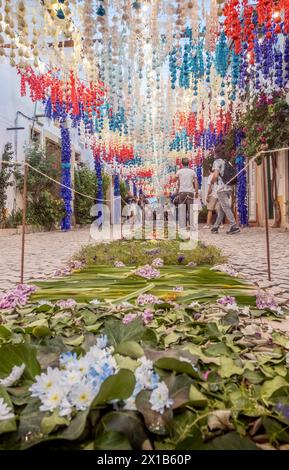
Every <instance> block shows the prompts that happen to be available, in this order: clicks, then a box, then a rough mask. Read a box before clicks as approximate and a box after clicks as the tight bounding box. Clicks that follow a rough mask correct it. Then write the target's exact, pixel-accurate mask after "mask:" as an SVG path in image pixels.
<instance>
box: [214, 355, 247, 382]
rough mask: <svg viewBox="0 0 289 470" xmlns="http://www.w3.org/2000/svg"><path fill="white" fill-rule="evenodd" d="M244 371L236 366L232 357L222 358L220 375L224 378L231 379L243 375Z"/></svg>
mask: <svg viewBox="0 0 289 470" xmlns="http://www.w3.org/2000/svg"><path fill="white" fill-rule="evenodd" d="M242 374H243V369H242V368H241V367H239V366H237V365H236V364H235V362H234V361H233V359H232V358H230V357H224V356H223V357H221V368H220V375H221V377H223V378H229V377H231V376H232V375H242Z"/></svg>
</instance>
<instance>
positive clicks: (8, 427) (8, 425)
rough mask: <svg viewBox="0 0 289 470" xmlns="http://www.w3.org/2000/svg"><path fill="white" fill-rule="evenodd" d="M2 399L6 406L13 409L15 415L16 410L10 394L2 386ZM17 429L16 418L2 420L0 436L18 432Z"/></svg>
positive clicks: (0, 394) (0, 395)
mask: <svg viewBox="0 0 289 470" xmlns="http://www.w3.org/2000/svg"><path fill="white" fill-rule="evenodd" d="M0 398H3V400H4V402H5V403H6V405H7V406H9V408H11V409H12V412H13V413H14V408H13V404H12V401H11V399H10V397H9V395H8V393H7V392H6V390H5V388H4V387H1V386H0ZM16 429H17V424H16V418H15V417H13V418H9V419H5V420H0V434H5V433H8V432H13V431H16Z"/></svg>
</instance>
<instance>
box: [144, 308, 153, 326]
mask: <svg viewBox="0 0 289 470" xmlns="http://www.w3.org/2000/svg"><path fill="white" fill-rule="evenodd" d="M142 319H143V322H144V324H145V325H148V323H150V322H151V321H152V320H153V319H154V313H153V311H152V310H149V309H146V310H145V311H144V312H143V314H142Z"/></svg>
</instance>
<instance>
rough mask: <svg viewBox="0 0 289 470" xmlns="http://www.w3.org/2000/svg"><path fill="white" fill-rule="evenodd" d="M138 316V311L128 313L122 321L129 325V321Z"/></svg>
mask: <svg viewBox="0 0 289 470" xmlns="http://www.w3.org/2000/svg"><path fill="white" fill-rule="evenodd" d="M136 317H137V314H136V313H128V314H127V315H125V316H124V317H123V319H122V323H123V324H124V325H128V324H129V323H131V322H132V321H133V320H135V319H136Z"/></svg>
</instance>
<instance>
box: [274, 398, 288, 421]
mask: <svg viewBox="0 0 289 470" xmlns="http://www.w3.org/2000/svg"><path fill="white" fill-rule="evenodd" d="M275 410H276V411H277V412H278V413H280V414H281V415H283V416H284V418H286V419H288V420H289V405H284V404H283V403H280V402H278V403H277V405H276V406H275Z"/></svg>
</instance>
